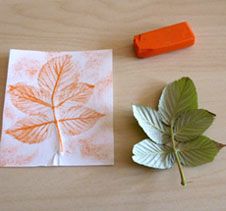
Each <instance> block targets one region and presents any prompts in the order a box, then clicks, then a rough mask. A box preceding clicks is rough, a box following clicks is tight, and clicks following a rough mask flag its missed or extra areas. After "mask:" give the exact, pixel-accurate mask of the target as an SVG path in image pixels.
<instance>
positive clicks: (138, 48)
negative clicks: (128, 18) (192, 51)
mask: <svg viewBox="0 0 226 211" xmlns="http://www.w3.org/2000/svg"><path fill="white" fill-rule="evenodd" d="M194 42H195V36H194V34H193V32H192V30H191V28H190V26H189V25H188V23H187V22H182V23H178V24H175V25H170V26H166V27H163V28H160V29H156V30H153V31H149V32H145V33H142V34H139V35H135V36H134V47H135V53H136V55H137V57H139V58H145V57H149V56H154V55H158V54H162V53H167V52H170V51H174V50H178V49H181V48H186V47H189V46H191V45H193V44H194Z"/></svg>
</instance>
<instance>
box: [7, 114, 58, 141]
mask: <svg viewBox="0 0 226 211" xmlns="http://www.w3.org/2000/svg"><path fill="white" fill-rule="evenodd" d="M53 123H54V121H48V120H45V119H43V118H38V117H36V118H34V117H33V118H25V119H21V120H19V121H18V122H16V124H15V125H14V126H13V128H11V129H8V130H6V131H5V132H6V134H9V135H11V136H13V137H14V138H16V139H17V140H19V141H21V142H24V143H27V144H34V143H39V142H42V141H43V140H44V139H46V138H47V137H48V136H49V135H50V134H51V131H52V124H53Z"/></svg>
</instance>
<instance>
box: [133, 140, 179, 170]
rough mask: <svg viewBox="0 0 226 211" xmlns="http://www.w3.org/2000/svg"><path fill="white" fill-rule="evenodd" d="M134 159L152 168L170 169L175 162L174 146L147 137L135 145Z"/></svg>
mask: <svg viewBox="0 0 226 211" xmlns="http://www.w3.org/2000/svg"><path fill="white" fill-rule="evenodd" d="M133 154H134V155H133V157H132V158H133V161H134V162H136V163H138V164H141V165H144V166H148V167H152V168H157V169H168V168H171V167H172V166H173V164H174V162H175V156H174V154H173V152H172V148H170V147H168V146H166V145H161V144H156V143H154V142H153V141H151V140H150V139H145V140H143V141H141V142H139V143H137V144H135V145H134V147H133Z"/></svg>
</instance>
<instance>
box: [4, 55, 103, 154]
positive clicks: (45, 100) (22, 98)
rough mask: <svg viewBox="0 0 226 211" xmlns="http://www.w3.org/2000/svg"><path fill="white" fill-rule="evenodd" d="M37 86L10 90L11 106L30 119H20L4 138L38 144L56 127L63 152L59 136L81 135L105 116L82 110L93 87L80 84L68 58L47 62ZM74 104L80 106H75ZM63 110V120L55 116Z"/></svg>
mask: <svg viewBox="0 0 226 211" xmlns="http://www.w3.org/2000/svg"><path fill="white" fill-rule="evenodd" d="M38 86H39V89H37V88H35V87H32V86H28V85H25V84H16V85H11V86H10V88H9V93H10V95H11V100H12V103H13V105H14V106H15V107H17V108H18V109H19V110H21V111H22V112H24V113H26V114H29V115H30V118H24V119H21V120H19V121H18V122H16V124H15V125H14V126H13V127H12V128H11V129H8V130H6V133H7V134H9V135H11V136H13V137H14V138H16V139H17V140H19V141H21V142H24V143H28V144H33V143H39V142H41V141H43V140H45V139H46V138H47V137H48V136H49V135H50V133H51V131H52V127H53V126H54V125H55V127H56V129H57V135H58V141H59V149H60V151H61V152H62V151H63V150H64V149H63V142H62V132H64V133H66V134H68V135H77V134H80V133H82V132H84V131H86V130H88V129H90V128H91V127H93V126H94V125H95V123H96V121H97V120H98V119H99V118H101V117H102V116H104V114H101V113H98V112H96V111H94V110H92V109H91V108H86V107H84V104H85V103H86V102H88V100H89V99H90V97H91V95H92V94H93V89H94V85H91V84H88V83H83V82H79V69H78V67H77V66H76V65H74V64H73V62H72V57H71V56H69V55H64V56H58V57H55V58H52V59H50V60H49V61H47V63H45V64H44V65H43V66H42V68H41V70H40V72H39V75H38ZM74 102H75V103H76V104H78V105H79V106H74V104H73V103H74ZM65 103H67V105H65ZM65 108H66V109H65ZM62 109H63V110H66V112H65V113H64V115H63V117H62V116H57V115H58V114H59V113H61V112H60V110H62Z"/></svg>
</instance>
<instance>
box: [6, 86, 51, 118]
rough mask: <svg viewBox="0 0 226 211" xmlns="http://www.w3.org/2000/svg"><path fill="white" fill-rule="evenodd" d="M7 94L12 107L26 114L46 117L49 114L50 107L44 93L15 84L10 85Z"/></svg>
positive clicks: (30, 87)
mask: <svg viewBox="0 0 226 211" xmlns="http://www.w3.org/2000/svg"><path fill="white" fill-rule="evenodd" d="M8 92H9V94H10V96H11V101H12V103H13V105H14V106H15V107H17V108H18V109H19V110H20V111H22V112H24V113H26V114H31V115H48V114H49V113H50V112H51V109H50V107H51V105H50V102H49V99H48V97H47V93H46V92H45V91H39V90H37V89H36V88H35V87H32V86H28V85H25V84H20V83H17V84H16V85H10V86H9V90H8Z"/></svg>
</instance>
